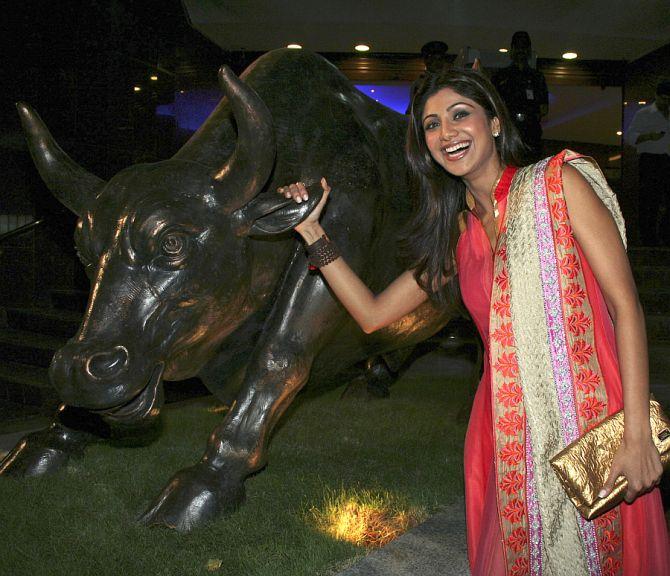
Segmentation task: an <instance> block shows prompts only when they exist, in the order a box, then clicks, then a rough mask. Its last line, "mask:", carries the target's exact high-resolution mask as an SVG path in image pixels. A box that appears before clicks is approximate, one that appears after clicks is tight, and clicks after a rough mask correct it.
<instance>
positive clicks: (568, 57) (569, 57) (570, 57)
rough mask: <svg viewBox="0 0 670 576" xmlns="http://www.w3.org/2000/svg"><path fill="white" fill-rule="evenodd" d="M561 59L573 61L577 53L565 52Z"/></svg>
mask: <svg viewBox="0 0 670 576" xmlns="http://www.w3.org/2000/svg"><path fill="white" fill-rule="evenodd" d="M563 58H564V59H565V60H574V59H575V58H577V52H565V53H564V54H563Z"/></svg>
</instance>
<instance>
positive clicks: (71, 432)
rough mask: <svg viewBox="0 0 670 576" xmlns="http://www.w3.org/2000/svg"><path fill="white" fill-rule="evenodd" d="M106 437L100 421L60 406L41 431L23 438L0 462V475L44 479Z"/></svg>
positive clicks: (92, 415)
mask: <svg viewBox="0 0 670 576" xmlns="http://www.w3.org/2000/svg"><path fill="white" fill-rule="evenodd" d="M108 434H109V429H108V427H107V426H106V425H105V424H104V422H103V421H102V419H101V418H100V417H99V416H97V415H95V414H92V413H90V412H88V411H87V410H83V409H81V408H73V407H71V406H66V405H62V406H61V407H60V408H59V410H58V413H57V415H56V417H55V418H54V421H53V422H52V423H51V424H50V425H49V426H48V427H47V428H45V429H44V430H38V431H36V432H32V433H30V434H27V435H26V436H24V437H23V438H21V440H19V442H18V443H17V444H16V446H14V448H13V449H12V450H11V451H10V452H9V453H8V454H7V456H5V458H4V459H3V460H2V461H1V462H0V475H2V476H11V477H14V478H26V477H32V476H44V475H46V474H53V473H55V472H58V471H59V470H62V469H63V468H65V467H66V466H67V464H68V462H69V461H70V459H71V458H78V457H81V456H83V454H84V450H85V449H86V447H87V446H88V445H90V444H91V443H92V442H94V441H95V440H96V439H97V438H99V437H100V436H107V435H108Z"/></svg>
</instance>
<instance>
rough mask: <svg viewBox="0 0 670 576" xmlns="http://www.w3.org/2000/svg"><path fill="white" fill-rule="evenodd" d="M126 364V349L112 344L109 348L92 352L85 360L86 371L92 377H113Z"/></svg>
mask: <svg viewBox="0 0 670 576" xmlns="http://www.w3.org/2000/svg"><path fill="white" fill-rule="evenodd" d="M127 365H128V350H126V348H125V347H124V346H114V348H112V349H111V350H106V351H104V352H97V353H95V354H92V355H91V356H90V357H89V359H88V360H87V361H86V372H88V373H89V375H91V376H92V377H93V378H98V379H103V378H113V377H114V376H116V375H117V374H118V373H119V372H121V371H122V370H124V369H125V368H126V366H127Z"/></svg>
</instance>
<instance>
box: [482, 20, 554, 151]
mask: <svg viewBox="0 0 670 576" xmlns="http://www.w3.org/2000/svg"><path fill="white" fill-rule="evenodd" d="M531 53H532V49H531V43H530V36H529V35H528V32H525V31H523V30H520V31H518V32H515V33H514V35H513V36H512V42H511V44H510V57H511V59H512V63H511V64H510V65H509V66H508V67H507V68H503V69H502V70H500V71H499V72H498V73H497V74H495V75H494V76H493V79H492V80H493V84H494V85H495V87H496V88H497V89H498V92H499V93H500V96H501V97H502V99H503V101H504V102H505V104H506V105H507V108H508V109H509V111H510V114H511V116H512V120H513V121H514V124H515V125H516V127H517V129H518V130H519V134H521V139H522V140H523V141H524V143H525V144H526V145H527V146H528V147H529V148H530V151H531V154H530V155H531V158H530V160H533V161H535V160H539V159H540V158H541V157H542V124H541V120H542V117H543V116H545V115H546V114H547V112H548V110H549V94H548V91H547V83H546V82H545V80H544V76H543V75H542V73H541V72H538V71H537V70H536V69H535V68H531V67H530V65H529V60H530V57H531Z"/></svg>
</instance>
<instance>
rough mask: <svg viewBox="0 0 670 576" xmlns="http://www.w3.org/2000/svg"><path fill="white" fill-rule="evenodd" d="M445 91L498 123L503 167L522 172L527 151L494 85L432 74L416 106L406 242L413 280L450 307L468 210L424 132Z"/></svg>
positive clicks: (469, 75) (458, 183)
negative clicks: (432, 104) (427, 115)
mask: <svg viewBox="0 0 670 576" xmlns="http://www.w3.org/2000/svg"><path fill="white" fill-rule="evenodd" d="M443 88H451V89H452V90H454V92H456V93H457V94H459V95H461V96H464V97H465V98H469V99H470V100H473V101H474V102H476V103H477V104H479V105H480V106H481V107H482V108H483V109H484V111H485V112H486V115H487V116H488V118H489V119H491V120H492V119H493V118H496V117H497V118H498V120H499V121H500V134H499V136H498V137H497V138H496V140H495V144H496V150H497V151H498V154H499V155H500V159H501V162H502V164H503V165H511V166H523V165H525V164H527V163H528V162H526V160H525V157H526V154H527V148H526V147H525V146H524V144H523V142H522V141H521V137H520V136H519V133H518V132H517V130H516V128H515V127H514V125H513V124H512V121H511V119H510V116H509V113H508V112H507V108H506V107H505V105H504V104H503V101H502V99H501V98H500V96H499V95H498V92H497V91H496V89H495V88H494V87H493V84H491V82H490V81H489V80H488V79H487V78H486V77H485V76H484V75H483V74H481V73H479V72H477V71H474V70H463V69H448V70H445V71H443V72H441V73H439V74H429V75H428V76H427V77H426V79H425V81H424V82H423V84H422V85H421V86H419V88H418V90H417V91H416V94H415V95H414V99H413V100H412V108H411V115H410V121H409V128H408V132H407V144H406V154H407V160H408V162H409V166H410V169H411V172H412V176H413V180H414V184H413V193H414V197H415V198H414V204H415V206H414V213H413V216H412V219H411V221H410V223H409V227H408V231H407V233H406V234H405V236H404V238H403V244H402V246H403V249H404V250H403V251H404V253H405V256H406V258H407V260H408V264H409V267H410V268H411V269H413V270H414V276H415V278H416V280H417V282H418V283H419V286H421V288H423V289H424V290H425V291H426V292H427V293H428V294H429V295H430V296H431V298H432V299H433V300H434V301H435V302H436V303H438V304H440V305H442V306H446V305H447V304H450V303H452V302H454V301H455V300H457V299H458V296H459V292H458V282H457V280H456V277H455V272H456V270H455V268H454V265H455V257H456V244H457V242H458V237H459V235H460V230H459V225H458V217H459V213H460V212H462V211H463V210H465V207H466V206H465V184H464V183H463V181H462V180H461V179H460V178H457V177H455V176H452V175H451V174H449V173H448V172H447V171H446V170H445V169H444V168H443V167H442V166H440V165H439V164H438V163H437V162H435V160H433V157H432V156H431V155H430V152H429V150H428V147H427V146H426V140H425V136H424V131H423V122H422V116H423V108H424V106H425V104H426V101H427V100H428V98H430V97H431V96H432V95H433V94H435V93H436V92H439V91H440V90H442V89H443Z"/></svg>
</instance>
